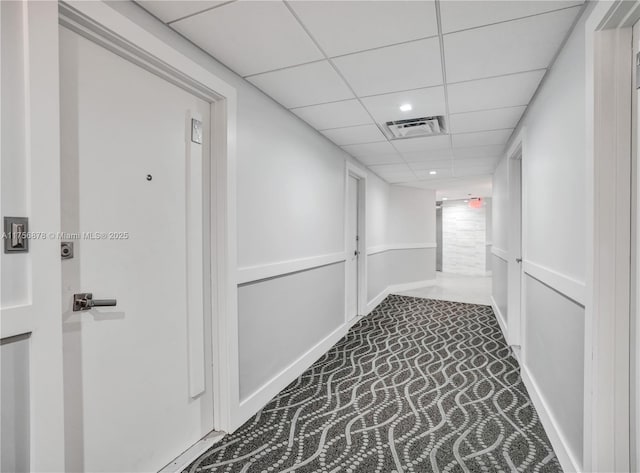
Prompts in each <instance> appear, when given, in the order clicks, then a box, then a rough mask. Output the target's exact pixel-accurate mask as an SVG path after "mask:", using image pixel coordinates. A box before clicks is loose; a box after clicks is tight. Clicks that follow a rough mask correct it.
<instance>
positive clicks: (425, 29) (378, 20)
mask: <svg viewBox="0 0 640 473" xmlns="http://www.w3.org/2000/svg"><path fill="white" fill-rule="evenodd" d="M289 5H290V6H291V7H292V8H293V9H294V11H295V12H296V14H297V15H298V17H299V18H300V20H301V21H302V22H303V23H304V25H305V26H306V27H307V29H308V30H309V31H310V32H311V34H312V35H313V37H314V38H315V39H316V41H318V43H319V44H320V47H321V48H322V49H323V50H324V52H325V53H327V55H329V56H338V55H340V54H347V53H351V52H354V51H362V50H364V49H371V48H377V47H380V46H387V45H389V44H394V43H401V42H405V41H411V40H414V39H420V38H426V37H429V36H435V35H437V34H438V25H437V21H436V14H435V6H434V2H433V1H398V0H394V1H375V2H363V1H332V2H327V1H290V2H289Z"/></svg>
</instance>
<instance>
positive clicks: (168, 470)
mask: <svg viewBox="0 0 640 473" xmlns="http://www.w3.org/2000/svg"><path fill="white" fill-rule="evenodd" d="M224 435H225V434H224V432H217V431H213V432H211V433H209V434H207V435H205V436H204V437H203V438H201V439H200V440H198V441H197V442H196V443H195V444H193V445H192V446H191V447H189V449H188V450H187V451H185V452H184V453H181V454H180V455H179V456H177V457H176V458H175V459H173V460H171V462H169V464H168V465H167V466H165V467H164V468H162V469H161V470H160V471H159V472H158V473H180V472H182V471H184V470H186V468H187V467H188V466H189V465H191V464H192V463H193V462H194V461H196V460H197V459H198V457H200V455H202V454H203V453H204V452H206V451H207V450H209V449H210V448H211V447H212V446H213V445H215V444H216V443H218V442H220V441H221V440H222V439H223V438H224Z"/></svg>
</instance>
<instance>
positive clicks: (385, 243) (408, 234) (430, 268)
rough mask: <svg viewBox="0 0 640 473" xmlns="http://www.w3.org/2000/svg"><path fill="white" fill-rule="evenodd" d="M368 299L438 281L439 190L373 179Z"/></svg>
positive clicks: (369, 195) (369, 196)
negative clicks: (390, 291) (436, 220)
mask: <svg viewBox="0 0 640 473" xmlns="http://www.w3.org/2000/svg"><path fill="white" fill-rule="evenodd" d="M367 181H368V182H367V281H368V284H367V301H368V302H369V309H371V308H372V307H374V306H375V305H376V304H377V303H378V302H380V301H381V300H382V299H383V298H384V297H385V296H386V294H387V293H388V291H389V290H400V289H401V286H402V287H407V288H409V287H408V286H409V285H412V286H419V285H427V284H432V283H433V282H434V281H435V277H436V270H435V268H436V243H435V241H436V234H435V228H436V222H435V218H436V208H435V192H434V191H431V190H424V189H414V188H411V187H402V186H396V185H389V184H387V183H386V182H384V181H383V180H382V179H380V178H379V177H378V176H376V175H375V174H372V173H369V176H368V180H367Z"/></svg>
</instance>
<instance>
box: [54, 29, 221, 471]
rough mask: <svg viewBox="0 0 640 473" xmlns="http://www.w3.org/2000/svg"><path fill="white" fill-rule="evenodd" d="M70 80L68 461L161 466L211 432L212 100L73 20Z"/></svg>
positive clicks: (63, 37) (64, 41)
mask: <svg viewBox="0 0 640 473" xmlns="http://www.w3.org/2000/svg"><path fill="white" fill-rule="evenodd" d="M60 76H61V80H60V87H61V127H62V131H61V136H62V158H61V159H62V176H61V182H62V230H63V232H67V233H69V235H66V239H67V240H70V241H73V243H74V256H73V258H71V259H66V260H63V261H62V282H63V288H62V289H63V290H62V304H63V312H64V315H63V317H64V356H65V365H64V368H65V390H66V391H65V417H66V440H65V441H66V454H67V465H68V468H67V471H91V472H97V471H109V472H134V471H135V472H137V471H158V470H159V469H160V468H162V467H163V466H165V465H166V464H167V463H169V462H170V461H171V460H172V459H173V458H175V457H176V456H177V455H179V454H180V453H182V452H183V451H184V450H186V449H187V448H188V447H190V446H191V445H192V444H194V443H195V442H197V441H198V440H199V439H200V438H202V437H203V436H204V435H206V434H207V433H208V432H209V431H211V430H212V428H213V406H212V404H213V399H212V394H211V393H212V386H211V369H210V367H211V363H212V361H211V345H210V343H211V337H210V321H209V319H208V317H205V313H206V312H207V311H206V309H205V307H207V306H208V304H206V303H205V301H207V300H208V295H207V294H208V291H207V290H206V289H205V288H204V284H203V280H204V278H205V277H206V274H207V269H206V268H205V267H204V264H203V261H204V260H205V258H204V256H203V251H204V250H203V247H204V242H206V241H208V235H203V230H204V228H207V225H206V221H203V219H204V215H206V214H207V208H208V207H207V205H206V201H207V200H208V199H207V198H206V196H207V193H206V189H207V187H206V185H205V184H204V182H203V176H205V175H206V161H203V156H207V149H208V144H207V142H208V139H209V136H208V133H207V130H208V129H209V111H210V104H209V103H207V102H205V101H203V100H200V99H199V98H196V97H195V96H193V95H191V94H190V93H188V92H186V91H185V90H183V89H181V88H179V87H177V86H174V85H172V84H170V83H169V82H167V81H165V80H163V79H162V78H160V77H158V76H156V75H154V74H152V73H150V72H148V71H146V70H144V69H142V68H141V67H138V66H136V65H134V64H133V63H131V62H129V61H127V60H125V59H123V58H121V57H120V56H117V55H115V54H113V53H111V52H110V51H108V50H106V49H104V48H103V47H101V46H98V45H97V44H95V43H93V42H91V41H89V40H87V39H85V38H83V37H81V36H79V35H77V34H75V33H73V32H71V31H69V30H67V29H65V28H61V30H60ZM192 117H196V118H199V119H200V120H201V122H202V127H201V130H202V133H203V135H202V140H203V144H197V143H194V142H193V141H192V139H191V138H192V136H191V118H192ZM194 138H196V137H195V136H194ZM196 141H197V138H196ZM203 167H204V168H205V169H203ZM63 239H64V238H63ZM79 293H92V294H93V298H94V300H96V299H110V298H113V299H116V301H117V305H116V306H115V307H97V308H93V309H91V310H86V311H73V310H72V305H73V304H72V301H73V298H74V294H79ZM205 347H208V349H205ZM206 367H207V368H206Z"/></svg>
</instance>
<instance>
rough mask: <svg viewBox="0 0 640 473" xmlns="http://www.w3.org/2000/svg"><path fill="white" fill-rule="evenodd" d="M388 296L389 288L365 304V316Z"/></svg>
mask: <svg viewBox="0 0 640 473" xmlns="http://www.w3.org/2000/svg"><path fill="white" fill-rule="evenodd" d="M388 295H389V288H388V287H387V288H385V289H384V290H383V291H382V292H380V294H378V295H377V296H376V297H374V298H373V299H371V300H370V301H369V303H368V304H367V315H369V314H370V313H371V312H373V309H375V308H376V307H378V305H379V304H380V303H381V302H382V301H383V300H384V299H385V297H387V296H388Z"/></svg>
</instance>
